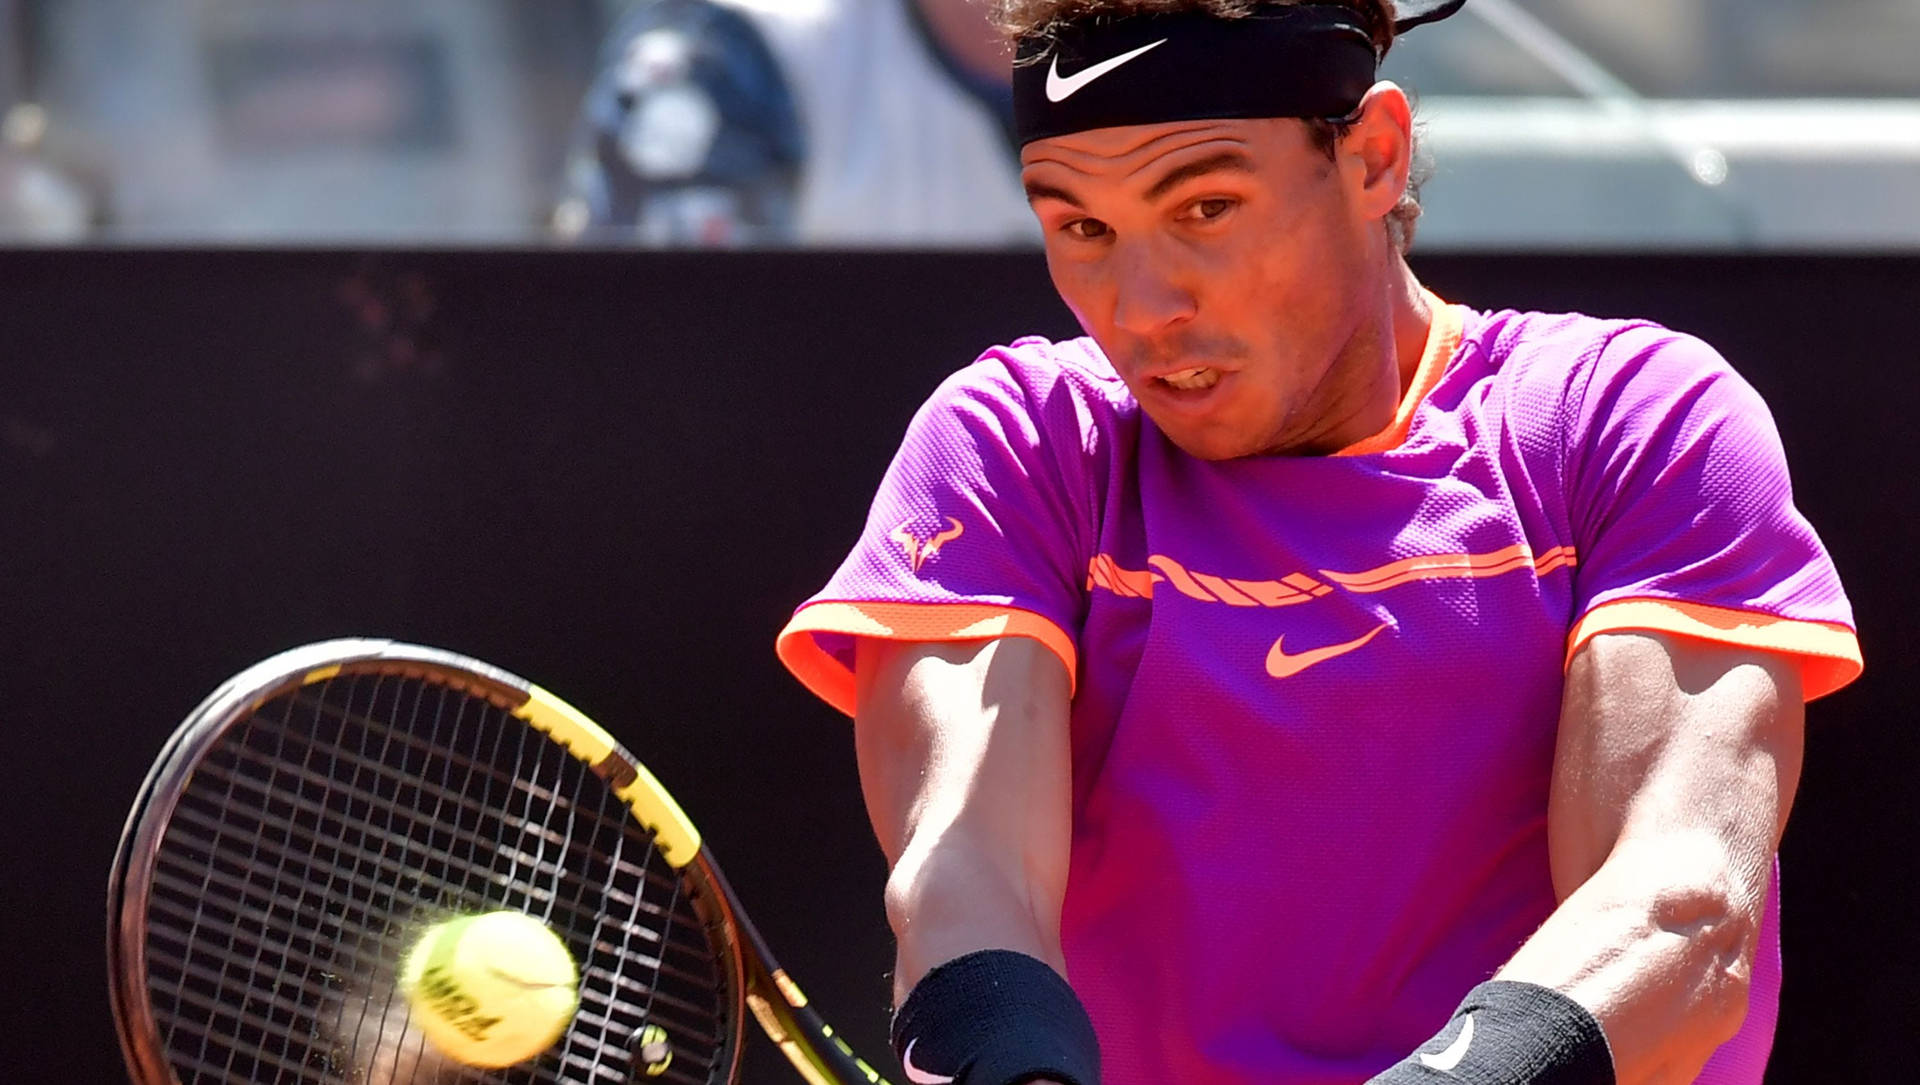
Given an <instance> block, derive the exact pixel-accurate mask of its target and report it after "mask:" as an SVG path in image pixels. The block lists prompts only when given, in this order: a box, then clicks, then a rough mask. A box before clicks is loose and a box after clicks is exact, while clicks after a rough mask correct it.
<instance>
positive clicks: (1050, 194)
mask: <svg viewBox="0 0 1920 1085" xmlns="http://www.w3.org/2000/svg"><path fill="white" fill-rule="evenodd" d="M1025 188H1026V190H1027V202H1028V203H1032V202H1033V201H1035V200H1040V199H1047V200H1059V201H1060V202H1061V203H1065V204H1071V205H1073V206H1074V207H1077V208H1080V210H1082V211H1084V210H1086V207H1085V205H1083V204H1081V202H1080V201H1079V199H1078V198H1076V197H1075V196H1074V194H1073V193H1071V192H1068V191H1067V190H1066V189H1064V188H1055V187H1054V186H1052V185H1047V184H1041V183H1040V182H1039V181H1028V182H1026V185H1025Z"/></svg>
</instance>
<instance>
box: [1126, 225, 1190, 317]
mask: <svg viewBox="0 0 1920 1085" xmlns="http://www.w3.org/2000/svg"><path fill="white" fill-rule="evenodd" d="M1114 255H1115V257H1116V258H1117V259H1118V260H1119V262H1120V266H1119V268H1118V269H1117V274H1116V276H1115V281H1114V298H1113V322H1114V325H1115V326H1116V327H1117V328H1119V330H1121V331H1124V332H1127V333H1128V334H1130V335H1137V336H1140V337H1142V338H1150V337H1152V336H1155V335H1158V334H1159V333H1161V332H1164V331H1166V330H1167V329H1168V328H1170V327H1172V326H1174V325H1176V324H1179V323H1181V322H1182V321H1186V320H1190V319H1192V318H1193V315H1194V312H1195V308H1196V306H1195V300H1194V296H1193V292H1192V291H1190V290H1188V289H1187V288H1186V287H1185V286H1183V285H1182V284H1181V283H1180V282H1179V281H1178V280H1177V278H1176V277H1175V275H1173V274H1172V269H1171V268H1170V267H1169V266H1168V265H1167V263H1166V261H1165V260H1164V259H1158V258H1156V257H1155V254H1154V253H1153V251H1152V250H1151V248H1150V247H1148V246H1145V245H1139V246H1133V247H1131V248H1129V249H1127V250H1125V251H1122V252H1118V253H1115V254H1114Z"/></svg>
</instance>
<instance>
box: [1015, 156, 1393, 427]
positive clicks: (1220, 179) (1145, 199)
mask: <svg viewBox="0 0 1920 1085" xmlns="http://www.w3.org/2000/svg"><path fill="white" fill-rule="evenodd" d="M1344 147H1345V143H1344V142H1343V149H1344ZM1364 159H1365V156H1363V155H1357V154H1344V153H1343V154H1342V155H1339V156H1336V158H1335V159H1333V160H1330V159H1329V158H1328V156H1327V155H1326V154H1325V153H1324V152H1323V151H1321V150H1320V149H1319V148H1318V147H1316V146H1315V145H1314V144H1313V142H1312V136H1311V134H1310V132H1309V131H1308V128H1307V126H1306V125H1305V124H1304V123H1302V122H1300V121H1295V120H1222V121H1183V122H1175V123H1167V124H1151V125H1138V126H1132V127H1125V128H1107V129H1100V130H1097V131H1091V132H1082V133H1075V134H1072V135H1066V136H1058V137H1054V138H1052V139H1045V140H1039V141H1036V142H1034V143H1031V144H1029V145H1028V146H1027V148H1026V149H1025V151H1024V152H1023V153H1022V156H1021V162H1022V167H1023V169H1022V179H1023V181H1024V182H1025V184H1026V187H1027V193H1028V196H1029V198H1030V199H1031V201H1032V204H1033V209H1034V213H1035V214H1036V215H1037V216H1038V217H1039V219H1040V225H1041V228H1042V230H1043V231H1044V233H1045V236H1046V248H1047V265H1048V268H1049V269H1050V271H1051V272H1052V275H1053V282H1054V286H1055V287H1056V288H1057V289H1058V290H1059V292H1060V296H1061V298H1063V299H1064V300H1065V301H1066V303H1067V305H1068V307H1069V308H1071V309H1072V310H1073V313H1074V315H1075V316H1076V317H1078V318H1079V321H1080V324H1081V327H1083V328H1084V329H1085V330H1086V331H1087V333H1088V334H1089V335H1091V336H1092V337H1093V338H1094V340H1095V341H1096V342H1098V343H1099V344H1100V347H1101V349H1102V350H1103V351H1105V352H1106V354H1107V356H1108V358H1109V359H1111V360H1112V362H1113V364H1114V367H1115V368H1116V369H1117V370H1119V373H1120V376H1121V377H1122V378H1123V379H1125V381H1126V382H1127V386H1128V387H1129V388H1130V389H1132V391H1133V394H1134V396H1135V398H1137V399H1138V400H1139V401H1140V405H1141V407H1142V408H1143V409H1144V410H1145V411H1146V412H1147V414H1148V416H1149V417H1151V418H1152V419H1153V421H1154V422H1155V423H1156V424H1157V425H1158V426H1159V427H1160V429H1161V431H1162V432H1164V433H1165V434H1166V435H1167V436H1168V437H1169V438H1170V439H1172V440H1173V442H1174V443H1175V444H1177V445H1179V446H1180V447H1181V448H1182V449H1184V450H1186V451H1187V452H1189V453H1191V454H1192V455H1195V456H1199V457H1202V458H1205V459H1225V458H1229V457H1233V456H1246V455H1253V454H1257V453H1262V452H1328V451H1334V450H1335V449H1336V448H1338V447H1340V446H1341V445H1343V444H1345V443H1349V442H1346V441H1335V440H1333V438H1334V435H1335V434H1337V433H1339V432H1342V431H1343V430H1349V429H1351V428H1352V423H1353V422H1354V420H1355V419H1356V418H1361V417H1370V415H1369V414H1368V412H1369V411H1373V412H1377V410H1378V407H1379V402H1380V395H1381V388H1380V382H1381V380H1383V379H1386V380H1389V381H1393V380H1396V379H1397V374H1395V373H1394V372H1393V371H1392V368H1391V367H1392V362H1391V347H1392V339H1391V336H1390V335H1388V334H1386V333H1385V330H1384V329H1382V328H1381V327H1380V326H1379V321H1378V320H1377V319H1376V320H1369V318H1370V317H1377V316H1378V315H1379V314H1380V313H1382V312H1384V308H1383V306H1384V301H1383V299H1384V298H1385V296H1386V295H1385V286H1386V282H1387V280H1386V278H1385V273H1386V268H1387V266H1388V260H1387V257H1388V256H1389V249H1388V243H1387V240H1386V236H1385V231H1384V230H1383V229H1382V227H1381V217H1380V202H1381V198H1380V197H1379V195H1378V194H1377V193H1373V192H1372V189H1373V188H1374V187H1377V186H1375V185H1374V184H1373V182H1374V181H1377V180H1378V178H1373V177H1370V173H1372V172H1377V171H1374V170H1372V169H1371V167H1370V166H1369V165H1368V164H1367V162H1366V161H1365V160H1364ZM1393 198H1394V199H1397V198H1398V194H1397V192H1396V193H1395V194H1394V197H1393ZM1387 206H1391V204H1388V205H1387ZM1383 351H1384V352H1386V354H1385V355H1383V354H1382V352H1383ZM1383 367H1384V372H1383ZM1395 391H1396V392H1397V385H1396V386H1395ZM1388 413H1389V416H1390V415H1391V409H1390V408H1389V411H1388ZM1343 424H1344V425H1343ZM1362 436H1365V434H1362ZM1328 445H1331V446H1332V447H1327V446H1328Z"/></svg>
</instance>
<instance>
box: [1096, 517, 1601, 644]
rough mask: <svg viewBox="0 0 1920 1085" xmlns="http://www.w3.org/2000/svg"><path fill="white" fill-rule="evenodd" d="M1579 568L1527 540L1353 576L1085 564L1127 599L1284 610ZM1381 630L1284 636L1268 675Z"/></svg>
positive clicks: (1154, 562)
mask: <svg viewBox="0 0 1920 1085" xmlns="http://www.w3.org/2000/svg"><path fill="white" fill-rule="evenodd" d="M1578 564H1579V561H1578V559H1577V557H1576V555H1575V553H1574V549H1573V547H1571V546H1556V547H1554V548H1553V549H1551V550H1549V551H1547V552H1546V553H1544V554H1541V555H1539V556H1538V557H1536V556H1534V554H1533V552H1532V551H1531V550H1529V549H1528V548H1527V545H1526V544H1525V543H1515V544H1514V545H1512V546H1509V547H1506V548H1504V549H1500V550H1495V551H1492V552H1490V553H1485V554H1433V555H1426V556H1422V557H1415V558H1405V559H1403V560H1400V561H1395V562H1390V563H1388V564H1386V565H1382V566H1380V567H1379V568H1376V569H1367V570H1364V571H1362V572H1357V573H1342V572H1336V571H1334V570H1332V569H1319V570H1316V571H1315V573H1314V574H1309V573H1304V572H1297V573H1289V574H1288V575H1286V576H1283V577H1280V578H1278V579H1276V580H1245V579H1240V578H1237V577H1226V576H1215V575H1213V574H1211V573H1203V572H1198V571H1196V570H1192V569H1188V568H1187V567H1186V566H1184V565H1182V564H1180V563H1179V562H1177V561H1175V560H1174V559H1172V558H1170V557H1167V556H1166V555H1164V554H1155V555H1153V556H1152V557H1150V558H1148V559H1147V566H1148V568H1146V569H1139V570H1134V569H1125V568H1122V567H1121V566H1120V565H1119V563H1117V562H1115V561H1114V560H1113V558H1112V557H1110V556H1109V555H1106V554H1099V555H1096V556H1095V557H1094V558H1093V560H1092V561H1090V562H1088V563H1087V589H1088V590H1089V591H1091V590H1093V589H1094V588H1100V589H1103V590H1105V591H1109V592H1112V593H1113V594H1115V595H1119V596H1124V597H1128V598H1137V599H1151V598H1153V593H1154V589H1155V588H1156V586H1158V585H1160V584H1169V585H1172V587H1173V589H1174V590H1175V591H1177V592H1179V593H1180V594H1182V595H1184V596H1187V597H1188V598H1190V599H1198V600H1200V601H1201V602H1205V603H1224V604H1226V605H1227V606H1232V607H1289V606H1294V605H1296V604H1299V603H1308V602H1312V601H1313V600H1315V599H1319V598H1322V597H1323V596H1326V595H1330V594H1332V593H1333V592H1334V591H1336V590H1342V591H1347V592H1352V593H1354V594H1360V595H1371V594H1373V593H1375V592H1383V591H1387V590H1388V589H1390V588H1397V587H1400V586H1401V585H1403V584H1411V583H1414V582H1416V581H1422V580H1462V579H1484V578H1487V577H1495V576H1504V575H1506V574H1507V573H1515V572H1520V571H1521V570H1528V569H1530V570H1532V571H1533V573H1534V575H1535V576H1546V575H1547V574H1548V573H1551V572H1553V571H1554V570H1556V569H1563V568H1572V567H1573V566H1575V565H1578ZM1386 628H1387V627H1386V625H1384V624H1382V625H1380V626H1378V627H1376V628H1375V629H1374V630H1373V631H1371V632H1369V633H1367V634H1365V635H1363V636H1360V637H1357V638H1355V639H1353V640H1350V641H1346V642H1344V643H1341V644H1332V645H1327V646H1324V647H1320V648H1314V649H1311V650H1307V651H1299V652H1291V653H1290V652H1288V651H1287V650H1286V649H1285V648H1283V647H1282V644H1283V642H1284V641H1285V639H1286V638H1285V637H1284V636H1282V637H1281V638H1280V639H1279V640H1276V641H1274V643H1273V647H1272V648H1271V649H1270V650H1269V651H1268V652H1267V673H1268V674H1269V675H1271V676H1273V677H1274V678H1291V677H1293V676H1294V675H1297V674H1299V673H1300V672H1301V671H1304V670H1306V669H1307V668H1308V667H1311V666H1313V665H1315V664H1316V663H1324V662H1326V661H1327V660H1329V659H1335V658H1338V657H1339V656H1343V655H1346V654H1347V653H1349V652H1356V651H1359V650H1360V649H1361V648H1364V647H1366V646H1367V644H1368V643H1369V642H1371V641H1372V640H1373V639H1374V638H1375V637H1377V636H1379V635H1380V633H1381V632H1382V631H1383V630H1385V629H1386Z"/></svg>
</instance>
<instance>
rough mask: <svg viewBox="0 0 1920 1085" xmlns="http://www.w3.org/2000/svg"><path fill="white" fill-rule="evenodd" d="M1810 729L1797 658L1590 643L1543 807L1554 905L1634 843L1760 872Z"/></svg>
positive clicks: (1649, 642)
mask: <svg viewBox="0 0 1920 1085" xmlns="http://www.w3.org/2000/svg"><path fill="white" fill-rule="evenodd" d="M1804 725H1805V712H1804V707H1803V705H1802V697H1801V683H1800V672H1799V667H1798V664H1797V662H1796V661H1795V660H1793V659H1791V658H1788V657H1782V656H1778V655H1773V654H1769V653H1764V652H1760V651H1757V650H1754V649H1750V648H1745V647H1740V646H1736V645H1728V644H1717V643H1713V642H1709V641H1704V640H1697V639H1693V638H1687V637H1676V636H1668V635H1664V634H1660V633H1653V632H1638V633H1609V634H1603V635H1600V636H1596V637H1594V638H1593V639H1592V640H1590V641H1588V642H1587V643H1586V644H1585V645H1584V646H1582V647H1581V649H1580V650H1579V652H1578V653H1577V654H1576V655H1575V656H1574V659H1573V661H1572V663H1571V664H1570V666H1569V668H1568V672H1567V685H1566V694H1565V698H1564V702H1563V706H1562V712H1561V718H1560V731H1559V738H1558V743H1557V752H1556V755H1555V763H1554V776H1553V788H1552V796H1551V800H1550V802H1549V807H1548V812H1549V816H1548V828H1549V834H1550V840H1551V849H1552V860H1553V877H1554V885H1555V888H1556V891H1557V892H1558V895H1559V896H1560V897H1561V898H1562V899H1564V898H1565V897H1566V896H1567V895H1569V894H1570V893H1572V892H1573V890H1574V889H1576V888H1578V887H1579V885H1580V884H1581V883H1583V882H1584V881H1586V879H1587V878H1588V877H1590V876H1592V874H1593V873H1594V871H1596V870H1598V869H1599V867H1600V865H1601V863H1603V862H1605V861H1606V860H1607V859H1608V857H1609V856H1610V855H1612V854H1613V853H1614V851H1615V849H1616V848H1618V847H1620V846H1621V845H1622V844H1623V843H1628V842H1640V841H1645V842H1667V843H1670V844H1671V843H1674V842H1683V841H1686V840H1694V841H1699V842H1700V843H1702V844H1703V845H1705V846H1708V847H1724V848H1728V849H1731V850H1732V852H1734V853H1736V854H1730V855H1728V856H1727V858H1728V859H1729V860H1731V861H1733V862H1734V863H1736V864H1737V865H1739V866H1741V867H1743V868H1753V869H1757V868H1758V867H1759V866H1764V865H1765V864H1766V862H1767V860H1768V858H1769V857H1770V856H1771V854H1772V852H1773V850H1774V848H1775V847H1776V846H1777V845H1778V843H1779V838H1780V833H1781V831H1782V830H1783V829H1784V827H1785V823H1786V817H1787V813H1788V810H1789V809H1790V808H1791V806H1792V802H1793V795H1794V790H1795V788H1796V786H1797V784H1798V782H1799V776H1800V762H1801V753H1802V745H1803V741H1804Z"/></svg>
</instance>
